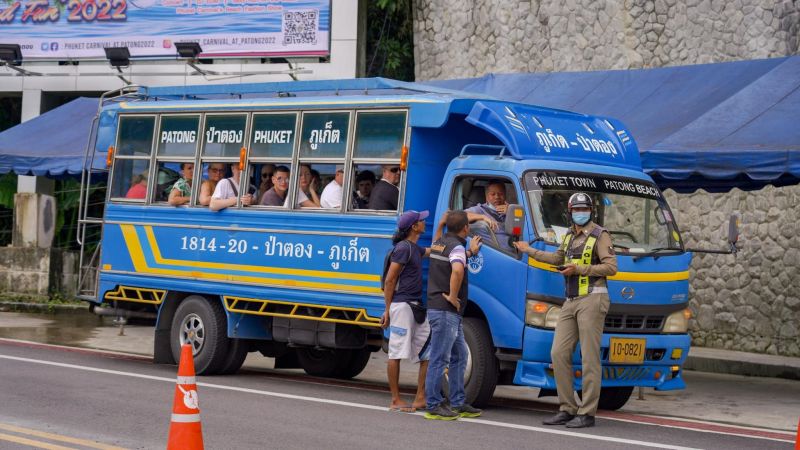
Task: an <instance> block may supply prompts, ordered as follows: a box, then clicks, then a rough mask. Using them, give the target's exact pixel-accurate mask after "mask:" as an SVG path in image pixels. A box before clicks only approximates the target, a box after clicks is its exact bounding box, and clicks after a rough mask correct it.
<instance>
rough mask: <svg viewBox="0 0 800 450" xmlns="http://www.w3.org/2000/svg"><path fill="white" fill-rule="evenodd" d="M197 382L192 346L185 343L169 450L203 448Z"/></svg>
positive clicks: (168, 444)
mask: <svg viewBox="0 0 800 450" xmlns="http://www.w3.org/2000/svg"><path fill="white" fill-rule="evenodd" d="M195 383H196V382H195V379H194V360H193V359H192V346H191V345H189V344H184V345H183V347H182V348H181V362H180V364H179V365H178V383H177V385H176V386H175V400H174V401H173V402H172V421H171V423H170V425H169V440H168V441H167V450H172V449H181V450H202V449H203V430H202V428H201V426H200V407H199V405H198V398H197V385H196V384H195Z"/></svg>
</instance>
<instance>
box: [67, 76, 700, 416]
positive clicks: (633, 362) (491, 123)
mask: <svg viewBox="0 0 800 450" xmlns="http://www.w3.org/2000/svg"><path fill="white" fill-rule="evenodd" d="M338 171H343V178H342V179H341V182H340V184H339V183H337V184H339V186H338V190H335V191H334V192H335V193H334V200H336V201H334V202H333V206H332V207H322V206H320V205H319V203H316V202H315V201H314V199H315V198H316V197H317V196H318V195H319V194H321V191H322V190H323V188H326V187H328V185H329V184H330V183H334V182H336V177H337V172H338ZM279 176H283V179H281V178H279ZM97 181H103V182H106V183H107V196H106V198H105V201H104V208H103V211H102V214H100V213H95V214H92V211H96V209H92V208H90V207H89V205H90V203H92V202H91V201H90V199H92V198H93V195H95V196H96V195H97V194H96V193H94V192H95V191H93V190H92V187H93V186H95V185H96V184H97ZM287 181H288V183H287ZM490 182H501V183H503V184H504V185H505V188H506V198H507V201H508V203H510V204H511V205H512V206H511V207H510V210H511V211H514V214H509V220H508V221H507V222H508V223H507V224H505V225H507V226H508V231H509V233H510V234H512V238H511V239H523V240H526V241H529V242H531V245H532V246H533V247H535V248H538V249H544V250H551V251H552V250H555V249H556V247H557V246H558V245H559V244H560V242H561V239H562V237H563V236H564V234H565V233H566V231H567V229H568V227H569V224H570V222H569V219H568V217H567V215H566V213H565V205H566V201H567V199H568V198H569V196H570V195H571V194H572V193H574V192H576V191H581V192H585V193H588V194H589V195H590V196H591V197H592V199H593V201H594V204H595V205H596V208H595V212H594V217H593V220H594V221H595V222H596V223H598V224H600V225H601V226H603V227H605V228H606V229H608V230H609V231H610V233H611V236H612V239H613V241H614V246H615V249H616V255H617V261H618V265H619V272H618V273H617V274H616V275H615V276H613V277H611V278H610V279H609V280H608V290H609V296H610V298H611V308H610V310H609V312H608V315H607V317H606V321H605V332H604V334H603V339H602V364H603V382H602V386H603V387H602V394H601V399H600V407H601V408H605V409H617V408H620V407H621V406H622V405H623V404H624V403H625V401H626V400H627V399H628V398H629V396H630V394H631V392H632V390H633V388H634V387H635V386H647V387H654V388H655V389H658V390H671V389H681V388H683V387H684V381H683V378H682V366H683V363H684V361H685V360H686V357H687V354H688V352H689V344H690V337H689V334H688V333H687V329H688V326H689V319H690V316H691V314H690V311H689V309H688V301H689V298H688V290H689V263H690V261H691V258H692V254H691V252H689V251H688V250H687V248H686V246H685V243H684V242H683V240H682V239H681V235H680V232H679V230H678V226H677V224H676V222H675V219H674V216H673V214H672V212H671V211H670V208H669V205H668V204H667V202H666V200H665V199H664V196H663V195H662V193H661V191H660V190H659V188H658V187H657V186H656V185H655V184H654V182H653V180H652V179H651V178H650V177H649V176H647V175H646V174H645V173H644V172H643V171H642V166H641V163H640V159H639V149H638V148H637V146H636V142H635V141H634V139H633V136H631V134H630V132H629V131H628V130H627V129H626V128H625V126H624V125H623V124H622V123H620V122H619V121H617V120H614V119H612V118H604V117H594V116H587V115H583V114H577V113H573V112H567V111H561V110H554V109H549V108H543V107H538V106H534V105H527V104H519V103H512V102H505V101H499V100H495V99H492V98H485V97H481V96H479V95H474V94H469V93H463V92H456V91H449V90H443V89H437V88H433V87H428V86H424V85H420V84H413V83H403V82H397V81H393V80H386V79H356V80H337V81H301V82H287V83H261V84H231V85H204V86H180V87H150V88H149V87H138V88H129V89H127V90H124V91H121V92H117V93H115V94H114V95H106V96H104V98H103V99H102V100H101V104H100V107H99V112H98V115H97V118H96V120H95V123H94V131H93V134H92V140H91V142H90V145H89V147H88V148H87V162H86V171H85V173H84V176H83V183H82V185H83V187H82V188H83V195H82V200H83V204H82V212H81V218H80V223H81V233H80V236H79V239H80V241H81V243H82V244H83V246H84V248H83V250H84V251H83V259H82V263H81V266H82V267H84V269H85V270H84V271H83V273H82V277H81V286H80V293H81V297H82V298H84V299H86V300H87V301H90V302H91V303H92V306H93V308H94V309H95V310H96V311H97V312H98V313H104V314H114V315H117V316H123V317H127V316H129V317H135V316H145V317H153V318H155V319H156V324H155V348H154V355H155V361H156V362H158V363H174V362H175V360H176V358H177V356H178V355H179V348H180V346H181V345H182V344H184V343H190V344H191V345H192V346H193V349H194V356H195V365H196V368H197V370H198V372H199V373H200V374H220V373H232V372H235V371H236V370H238V369H239V367H241V365H242V362H243V360H244V358H245V356H246V355H247V353H248V352H255V351H258V352H261V353H262V354H264V355H265V356H268V357H273V358H275V366H276V367H277V368H281V367H302V368H303V369H304V370H305V371H306V372H307V373H309V374H312V375H316V376H325V377H338V378H350V377H354V376H356V375H358V374H359V373H360V372H361V371H362V369H363V368H364V367H365V365H366V364H367V361H368V359H369V356H370V353H371V352H373V351H378V350H380V348H381V345H382V338H383V332H382V330H381V328H380V326H379V318H380V316H381V314H382V313H383V309H384V301H383V296H382V291H381V289H380V276H381V271H382V269H383V267H382V266H383V259H384V255H385V254H386V252H387V251H388V250H389V249H390V248H391V236H392V234H393V232H394V231H395V228H396V220H397V216H398V214H400V213H402V212H403V211H405V210H411V209H413V210H430V211H431V212H432V214H431V218H430V219H429V226H428V227H427V229H428V230H429V231H428V233H427V234H426V235H425V236H423V238H422V241H421V244H422V245H429V244H430V239H431V230H433V229H434V228H435V226H434V225H435V224H436V223H438V221H439V220H440V218H441V217H442V215H443V213H444V212H445V211H447V210H452V209H466V208H469V207H471V206H474V205H477V204H480V203H484V202H486V198H485V195H486V194H485V189H486V187H487V185H488V184H489V183H490ZM380 183H388V184H389V185H390V186H389V187H387V186H383V188H386V189H389V190H390V191H391V189H394V190H396V208H390V209H370V202H369V201H368V198H369V194H370V192H369V191H370V189H371V188H370V186H372V188H373V189H374V186H376V185H378V184H380ZM220 184H226V186H225V189H226V190H227V191H228V192H234V194H233V195H235V196H236V197H237V198H238V201H237V203H236V204H235V205H232V206H230V207H227V208H225V209H223V210H221V211H212V210H210V209H209V208H208V206H207V204H208V197H209V195H210V193H211V192H213V190H214V189H216V187H217V186H219V185H220ZM276 186H277V187H276ZM270 189H273V190H274V189H277V190H275V193H277V195H278V197H279V198H281V199H282V201H283V202H282V203H278V204H276V203H274V202H273V201H267V200H264V198H265V194H266V193H267V192H268V191H269V190H270ZM312 189H313V190H315V191H316V194H317V195H312V194H311V190H312ZM386 189H384V191H385V190H386ZM175 190H177V191H180V192H183V196H182V200H181V201H180V202H174V201H172V200H171V199H170V196H171V193H172V192H173V191H175ZM392 192H394V191H392ZM328 195H329V194H328ZM245 197H247V198H248V199H252V200H251V201H250V204H249V205H246V204H245V203H248V201H247V200H244V199H245ZM267 197H269V196H267ZM274 198H275V197H273V199H274ZM329 199H330V197H329ZM262 201H263V202H264V204H263V205H262V204H261V203H262ZM176 204H177V206H176ZM328 206H330V204H329V205H328ZM384 207H385V206H384ZM512 216H513V217H512ZM514 220H516V222H515V223H511V222H513V221H514ZM92 230H95V232H99V236H100V238H99V243H98V242H95V243H91V242H89V241H90V239H89V236H90V235H91V234H92ZM483 231H484V232H487V233H492V232H491V230H483ZM503 240H504V239H497V237H496V236H495V235H492V236H491V238H490V239H485V240H484V245H483V247H482V250H481V252H480V253H479V254H477V255H475V256H473V257H472V258H471V259H470V260H469V264H468V269H469V282H470V287H469V293H470V299H469V304H468V306H467V308H466V313H465V316H466V317H465V320H464V332H465V337H466V341H467V344H468V346H469V352H470V358H469V364H468V367H467V374H466V390H467V395H468V398H467V401H468V402H470V403H472V404H475V405H482V404H485V403H486V402H487V401H488V400H489V399H490V398H491V397H492V394H493V392H494V390H495V387H496V385H498V384H516V385H522V386H531V387H536V388H540V389H541V391H540V392H541V393H543V394H547V393H552V392H553V390H554V389H555V380H554V378H553V371H552V365H551V361H550V347H551V343H552V340H553V334H554V327H555V324H556V321H557V318H558V315H559V312H560V308H561V305H562V304H563V302H564V280H563V276H561V275H560V274H559V273H558V272H557V271H556V270H555V268H554V267H552V266H550V265H547V264H542V263H539V262H536V261H534V260H533V259H530V258H528V256H526V255H524V254H520V253H518V252H517V251H515V250H514V249H513V246H510V245H509V242H503ZM574 362H575V371H576V375H577V376H576V381H575V383H576V388H577V389H580V385H581V378H580V355H579V354H578V350H576V354H575V359H574Z"/></svg>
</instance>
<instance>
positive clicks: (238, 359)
mask: <svg viewBox="0 0 800 450" xmlns="http://www.w3.org/2000/svg"><path fill="white" fill-rule="evenodd" d="M228 341H230V348H229V350H228V354H227V356H226V357H225V362H224V363H223V364H222V368H220V369H219V372H218V373H219V374H220V375H230V374H234V373H236V372H238V371H239V369H240V368H241V367H242V364H244V360H245V359H246V358H247V352H248V351H249V350H250V343H249V342H248V341H246V340H245V339H228Z"/></svg>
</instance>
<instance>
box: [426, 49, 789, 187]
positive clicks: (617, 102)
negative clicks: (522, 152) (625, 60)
mask: <svg viewBox="0 0 800 450" xmlns="http://www.w3.org/2000/svg"><path fill="white" fill-rule="evenodd" d="M425 83H426V84H430V85H433V86H437V87H444V88H448V89H457V90H462V91H467V92H475V93H480V94H484V95H489V96H491V97H494V98H498V99H502V100H509V101H516V102H521V103H530V104H535V105H540V106H545V107H551V108H559V109H566V110H570V111H576V112H581V113H585V114H592V115H600V116H609V117H614V118H616V119H619V120H621V121H622V123H624V124H625V125H626V126H627V127H628V129H629V130H631V133H632V134H633V137H634V139H636V141H637V143H638V145H639V150H640V152H641V157H642V165H643V166H644V169H645V171H646V172H648V173H649V174H650V175H651V176H653V178H654V179H655V180H656V182H657V183H658V184H659V185H660V186H662V187H671V188H674V189H676V190H679V191H692V190H695V189H698V188H703V189H706V190H707V191H725V190H729V189H731V188H733V187H739V188H742V189H758V188H760V187H763V186H764V185H766V184H774V185H778V186H780V185H788V184H797V183H799V182H800V126H798V125H797V120H798V117H800V56H794V57H788V58H776V59H765V60H754V61H739V62H732V63H720V64H702V65H695V66H680V67H666V68H660V69H642V70H617V71H600V72H562V73H525V74H502V75H498V74H490V75H486V76H484V77H481V78H472V79H463V80H440V81H428V82H425Z"/></svg>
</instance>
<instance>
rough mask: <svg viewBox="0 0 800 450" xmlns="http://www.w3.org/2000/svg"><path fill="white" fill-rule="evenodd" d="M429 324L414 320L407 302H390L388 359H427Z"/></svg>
mask: <svg viewBox="0 0 800 450" xmlns="http://www.w3.org/2000/svg"><path fill="white" fill-rule="evenodd" d="M430 336H431V326H430V325H429V324H428V319H427V318H426V319H425V322H423V323H417V321H416V320H414V313H413V312H412V311H411V307H410V306H408V303H405V302H399V303H392V304H391V306H390V307H389V359H410V360H411V361H412V362H414V363H417V362H419V361H427V360H428V353H429V351H428V350H429V349H430V345H429V342H430Z"/></svg>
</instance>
